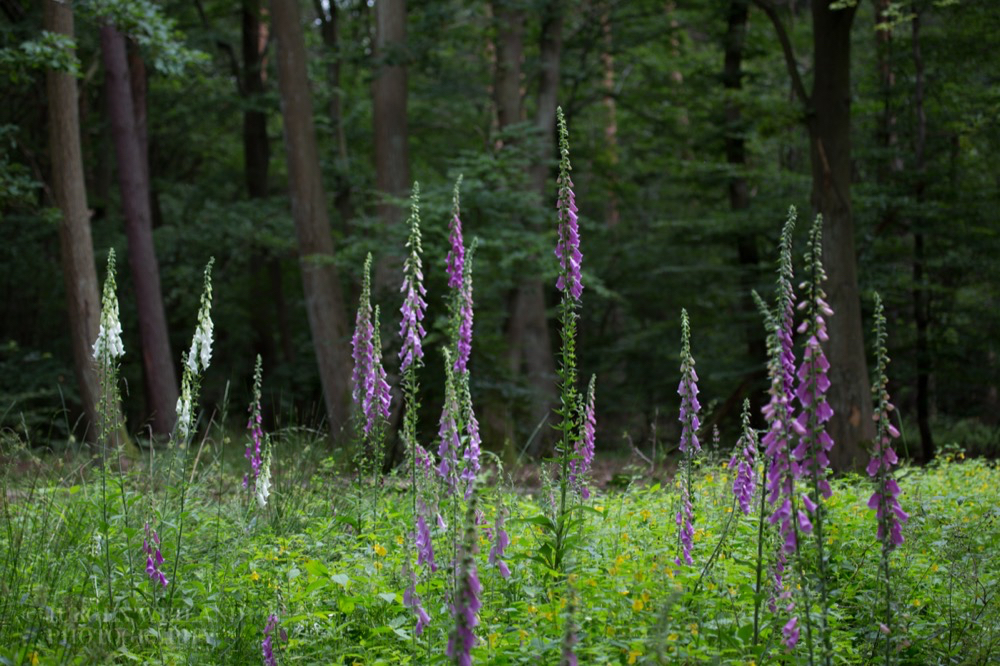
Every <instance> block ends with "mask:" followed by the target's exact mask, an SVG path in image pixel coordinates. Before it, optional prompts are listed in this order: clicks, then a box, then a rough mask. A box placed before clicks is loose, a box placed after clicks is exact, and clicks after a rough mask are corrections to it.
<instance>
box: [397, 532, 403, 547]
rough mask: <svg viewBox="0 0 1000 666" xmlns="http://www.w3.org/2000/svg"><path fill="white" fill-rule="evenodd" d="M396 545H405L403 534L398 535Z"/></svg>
mask: <svg viewBox="0 0 1000 666" xmlns="http://www.w3.org/2000/svg"><path fill="white" fill-rule="evenodd" d="M396 545H398V546H402V545H403V535H402V534H399V535H397V536H396Z"/></svg>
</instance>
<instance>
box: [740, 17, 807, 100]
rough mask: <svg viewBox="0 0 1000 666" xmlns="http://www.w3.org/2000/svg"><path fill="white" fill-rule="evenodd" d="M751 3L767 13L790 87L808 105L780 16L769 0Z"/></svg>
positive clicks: (790, 44)
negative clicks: (779, 47)
mask: <svg viewBox="0 0 1000 666" xmlns="http://www.w3.org/2000/svg"><path fill="white" fill-rule="evenodd" d="M753 4H755V5H757V6H758V7H760V9H762V10H763V11H764V13H765V14H767V17H768V18H769V19H771V23H772V24H773V25H774V32H775V33H776V34H777V35H778V41H779V42H781V50H782V51H783V52H784V54H785V64H786V65H787V66H788V75H789V76H790V77H791V79H792V89H793V90H794V91H795V95H796V97H798V98H799V100H800V101H801V102H802V104H803V105H804V106H809V95H808V94H806V88H805V86H804V85H802V76H801V75H800V74H799V68H798V64H797V63H796V61H795V52H794V51H793V50H792V41H791V39H789V37H788V31H787V30H785V24H784V23H782V22H781V17H780V16H778V10H777V9H776V8H775V6H774V5H773V4H772V3H771V0H753Z"/></svg>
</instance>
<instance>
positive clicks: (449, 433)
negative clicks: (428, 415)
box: [438, 349, 462, 495]
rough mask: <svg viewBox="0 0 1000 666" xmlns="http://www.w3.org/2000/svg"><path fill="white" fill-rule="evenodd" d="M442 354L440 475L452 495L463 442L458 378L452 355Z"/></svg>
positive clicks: (444, 351) (446, 352)
mask: <svg viewBox="0 0 1000 666" xmlns="http://www.w3.org/2000/svg"><path fill="white" fill-rule="evenodd" d="M442 352H443V353H444V363H445V393H444V395H445V399H444V409H443V410H442V411H441V421H440V426H439V427H438V437H439V438H440V442H441V443H440V445H439V446H438V457H439V458H440V459H441V463H440V465H439V466H438V475H439V476H440V477H441V478H442V479H443V480H444V482H445V486H446V492H447V493H448V494H449V495H450V494H453V493H454V492H455V486H456V483H457V478H458V474H459V463H458V456H459V451H461V449H462V440H461V437H460V435H459V430H458V419H459V410H460V407H459V404H458V395H457V393H458V392H457V389H456V387H455V382H456V381H457V378H456V377H455V375H454V373H453V372H452V371H451V354H450V353H449V352H448V350H447V349H444V350H442Z"/></svg>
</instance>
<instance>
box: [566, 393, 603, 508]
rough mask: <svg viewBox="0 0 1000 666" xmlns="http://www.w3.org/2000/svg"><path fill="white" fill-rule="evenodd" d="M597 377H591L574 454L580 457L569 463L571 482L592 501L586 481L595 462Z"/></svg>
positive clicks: (581, 493) (581, 494) (581, 495)
mask: <svg viewBox="0 0 1000 666" xmlns="http://www.w3.org/2000/svg"><path fill="white" fill-rule="evenodd" d="M596 384H597V377H596V376H591V378H590V385H589V386H588V387H587V405H586V407H584V410H583V423H582V424H581V426H582V427H581V428H580V437H579V439H577V441H576V450H575V451H574V453H575V454H576V455H577V456H579V458H575V459H573V460H570V461H569V482H570V484H572V486H573V487H574V488H576V489H577V490H578V491H579V493H580V497H582V498H583V499H590V489H589V488H587V484H586V483H585V481H584V477H586V475H587V473H588V472H590V467H591V465H592V464H593V462H594V448H595V435H596V429H597V417H596V414H595V411H594V407H595V391H596Z"/></svg>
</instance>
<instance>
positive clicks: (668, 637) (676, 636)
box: [667, 634, 680, 643]
mask: <svg viewBox="0 0 1000 666" xmlns="http://www.w3.org/2000/svg"><path fill="white" fill-rule="evenodd" d="M679 638H680V636H678V635H677V634H670V635H669V636H667V640H668V641H670V642H671V643H673V642H674V641H676V640H678V639H679Z"/></svg>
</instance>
